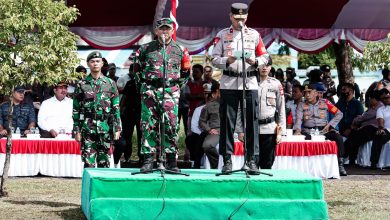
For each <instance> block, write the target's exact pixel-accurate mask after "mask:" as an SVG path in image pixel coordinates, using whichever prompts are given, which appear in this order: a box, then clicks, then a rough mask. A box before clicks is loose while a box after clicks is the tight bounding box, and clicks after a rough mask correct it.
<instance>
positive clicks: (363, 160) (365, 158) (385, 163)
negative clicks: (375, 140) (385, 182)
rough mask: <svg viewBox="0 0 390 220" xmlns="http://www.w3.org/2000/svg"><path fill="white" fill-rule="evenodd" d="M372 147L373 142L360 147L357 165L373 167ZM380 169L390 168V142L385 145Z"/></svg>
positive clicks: (380, 160) (379, 164) (379, 162)
mask: <svg viewBox="0 0 390 220" xmlns="http://www.w3.org/2000/svg"><path fill="white" fill-rule="evenodd" d="M371 146H372V141H369V142H367V143H365V144H364V145H362V146H360V147H359V151H358V156H357V161H356V163H357V164H359V165H360V166H364V167H369V166H371V160H370V157H371ZM377 167H378V168H383V167H390V141H389V142H387V143H386V144H384V145H383V147H382V151H381V155H380V157H379V161H378V165H377Z"/></svg>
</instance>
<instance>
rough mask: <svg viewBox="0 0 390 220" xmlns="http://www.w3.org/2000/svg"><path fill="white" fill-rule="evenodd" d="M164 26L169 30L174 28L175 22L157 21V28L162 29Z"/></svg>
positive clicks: (170, 20)
mask: <svg viewBox="0 0 390 220" xmlns="http://www.w3.org/2000/svg"><path fill="white" fill-rule="evenodd" d="M162 26H167V27H169V28H171V29H172V28H173V21H172V19H170V18H161V19H160V20H158V21H156V28H160V27H162Z"/></svg>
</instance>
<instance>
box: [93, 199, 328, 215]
mask: <svg viewBox="0 0 390 220" xmlns="http://www.w3.org/2000/svg"><path fill="white" fill-rule="evenodd" d="M245 200H246V198H245V197H244V198H242V199H165V204H164V201H163V199H162V198H159V199H112V198H103V199H94V200H92V202H91V207H92V208H91V210H90V213H91V216H90V218H89V219H142V220H147V219H169V220H171V219H202V220H203V219H229V216H231V215H233V218H232V219H328V214H327V211H326V210H327V208H326V203H325V202H324V201H319V200H271V199H268V200H264V199H249V200H247V201H246V202H245ZM242 204H243V205H242ZM241 205H242V206H241ZM240 207H241V208H240ZM234 213H235V214H234ZM114 216H115V217H114Z"/></svg>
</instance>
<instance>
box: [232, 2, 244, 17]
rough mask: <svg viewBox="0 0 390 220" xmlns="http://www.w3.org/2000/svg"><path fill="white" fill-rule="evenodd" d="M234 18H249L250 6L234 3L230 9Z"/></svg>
mask: <svg viewBox="0 0 390 220" xmlns="http://www.w3.org/2000/svg"><path fill="white" fill-rule="evenodd" d="M230 11H231V13H232V14H233V17H234V18H244V19H245V18H247V17H248V5H247V4H244V3H233V4H232V7H231V9H230Z"/></svg>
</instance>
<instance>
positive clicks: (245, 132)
mask: <svg viewBox="0 0 390 220" xmlns="http://www.w3.org/2000/svg"><path fill="white" fill-rule="evenodd" d="M239 24H240V33H241V48H242V51H241V52H242V53H241V59H242V118H243V122H242V125H243V129H244V164H243V165H242V167H241V169H238V170H232V171H230V172H224V173H222V172H221V173H217V174H215V175H216V176H220V175H230V174H232V173H237V172H245V175H246V178H250V176H249V173H248V170H249V168H248V166H247V157H248V155H247V150H246V146H247V145H246V142H247V141H246V138H247V131H246V89H247V86H246V78H247V72H246V62H245V51H244V24H243V23H242V22H241V21H240V22H239ZM238 77H239V76H238ZM260 174H266V175H269V176H272V174H269V173H263V172H260V171H259V172H256V173H252V175H260Z"/></svg>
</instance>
